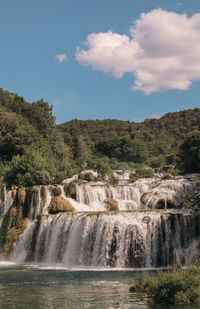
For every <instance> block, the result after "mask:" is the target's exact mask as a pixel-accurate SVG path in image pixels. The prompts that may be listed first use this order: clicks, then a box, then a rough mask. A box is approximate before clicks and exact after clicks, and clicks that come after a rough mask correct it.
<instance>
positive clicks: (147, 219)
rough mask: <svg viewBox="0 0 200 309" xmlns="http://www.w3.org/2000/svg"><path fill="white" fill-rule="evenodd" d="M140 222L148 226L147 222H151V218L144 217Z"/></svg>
mask: <svg viewBox="0 0 200 309" xmlns="http://www.w3.org/2000/svg"><path fill="white" fill-rule="evenodd" d="M142 222H143V223H146V224H149V222H151V218H150V217H149V216H145V217H144V218H142Z"/></svg>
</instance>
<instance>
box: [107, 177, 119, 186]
mask: <svg viewBox="0 0 200 309" xmlns="http://www.w3.org/2000/svg"><path fill="white" fill-rule="evenodd" d="M109 183H110V184H111V185H113V186H117V185H118V184H119V178H118V177H115V176H114V175H111V176H110V178H109Z"/></svg>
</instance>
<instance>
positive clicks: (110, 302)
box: [0, 262, 200, 309]
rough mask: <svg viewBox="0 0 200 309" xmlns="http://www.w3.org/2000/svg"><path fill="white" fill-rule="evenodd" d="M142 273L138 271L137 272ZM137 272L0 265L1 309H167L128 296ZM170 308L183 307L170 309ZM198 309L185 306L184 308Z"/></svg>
mask: <svg viewBox="0 0 200 309" xmlns="http://www.w3.org/2000/svg"><path fill="white" fill-rule="evenodd" d="M140 272H141V271H140ZM137 274H138V271H133V270H114V269H112V270H110V269H106V270H105V269H104V270H102V269H87V268H85V269H83V268H81V269H78V268H74V269H73V270H70V269H58V268H56V267H55V268H53V267H52V268H51V267H46V268H45V267H38V266H34V265H16V264H12V263H7V262H2V263H0V308H1V309H33V308H34V309H47V308H51V309H54V308H56V309H73V308H75V309H82V308H91V309H92V308H99V309H103V308H109V309H112V308H120V309H122V308H123V309H129V308H132V309H161V308H162V309H166V308H168V307H167V306H166V308H165V307H164V306H163V305H157V306H156V305H152V304H148V299H147V298H146V297H145V296H144V295H142V294H138V293H130V292H129V285H128V281H129V280H130V279H133V278H134V277H135V276H137ZM170 308H171V309H178V308H183V307H182V306H173V307H170ZM190 308H191V309H199V308H200V306H187V309H190Z"/></svg>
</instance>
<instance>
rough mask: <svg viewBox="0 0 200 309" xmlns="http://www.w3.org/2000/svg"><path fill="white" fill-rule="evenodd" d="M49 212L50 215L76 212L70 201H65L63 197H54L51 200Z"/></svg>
mask: <svg viewBox="0 0 200 309" xmlns="http://www.w3.org/2000/svg"><path fill="white" fill-rule="evenodd" d="M48 211H49V213H50V214H57V213H59V212H72V211H74V207H73V206H72V205H71V204H70V202H69V201H67V200H65V199H64V198H63V197H61V196H54V197H53V198H52V199H51V202H50V205H49V207H48Z"/></svg>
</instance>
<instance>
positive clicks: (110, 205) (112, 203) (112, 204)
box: [104, 198, 119, 211]
mask: <svg viewBox="0 0 200 309" xmlns="http://www.w3.org/2000/svg"><path fill="white" fill-rule="evenodd" d="M104 203H105V204H106V209H107V210H108V211H117V210H119V208H118V201H116V200H113V199H111V198H107V199H105V200H104Z"/></svg>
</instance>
